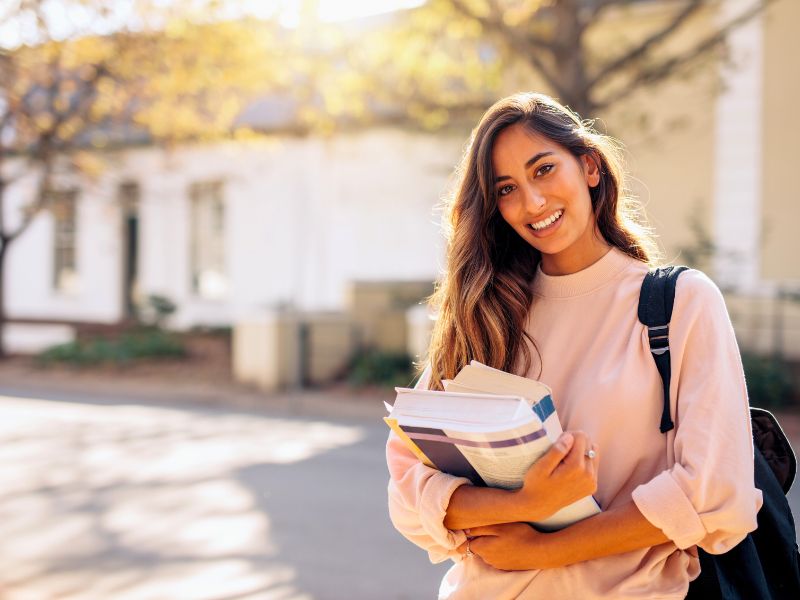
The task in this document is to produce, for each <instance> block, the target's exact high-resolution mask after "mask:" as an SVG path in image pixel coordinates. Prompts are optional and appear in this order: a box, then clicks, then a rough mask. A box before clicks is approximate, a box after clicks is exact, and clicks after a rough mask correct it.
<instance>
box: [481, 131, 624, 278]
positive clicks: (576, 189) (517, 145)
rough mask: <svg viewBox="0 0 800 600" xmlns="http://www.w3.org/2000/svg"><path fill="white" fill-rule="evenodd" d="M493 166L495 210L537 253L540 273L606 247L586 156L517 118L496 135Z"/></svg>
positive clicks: (593, 171) (594, 173)
mask: <svg viewBox="0 0 800 600" xmlns="http://www.w3.org/2000/svg"><path fill="white" fill-rule="evenodd" d="M492 166H493V170H494V175H495V182H494V186H495V192H496V193H497V207H498V209H499V211H500V214H501V215H502V217H503V219H505V221H506V223H508V224H509V225H510V226H511V227H512V228H513V229H514V231H516V232H517V233H518V234H519V235H520V236H521V237H522V239H523V240H525V241H526V242H528V243H529V244H530V245H531V246H533V247H534V248H536V249H537V250H539V252H541V254H542V270H543V271H544V272H545V273H547V274H548V275H566V274H568V273H574V272H577V271H580V270H581V269H584V268H586V267H588V266H589V265H591V264H592V263H594V262H596V261H597V260H599V259H600V258H601V257H602V256H603V255H604V254H605V253H606V252H607V251H608V249H609V245H608V243H606V241H605V240H604V239H603V237H602V235H601V234H600V232H599V231H596V229H597V225H596V221H595V216H594V212H593V210H592V201H591V197H590V196H589V188H590V187H594V186H596V185H597V184H598V183H599V181H600V173H599V172H598V168H597V165H596V164H595V162H594V161H593V160H591V158H589V157H588V156H583V157H581V158H580V159H577V158H575V157H574V156H573V155H572V154H571V153H570V152H569V151H568V150H567V149H566V148H564V147H563V146H561V145H559V144H557V143H556V142H553V141H552V140H550V139H549V138H546V137H544V136H541V135H539V134H536V133H532V132H531V131H529V130H528V129H526V128H525V127H524V126H523V125H521V124H519V123H517V124H515V125H511V126H509V127H507V128H506V129H504V130H502V131H501V132H500V134H499V135H498V136H497V138H496V139H495V143H494V148H493V149H492Z"/></svg>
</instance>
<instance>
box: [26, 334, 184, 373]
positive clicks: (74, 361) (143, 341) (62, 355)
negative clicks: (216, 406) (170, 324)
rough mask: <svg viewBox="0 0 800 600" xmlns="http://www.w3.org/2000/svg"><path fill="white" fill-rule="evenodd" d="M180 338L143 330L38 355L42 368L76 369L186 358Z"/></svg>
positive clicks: (75, 343)
mask: <svg viewBox="0 0 800 600" xmlns="http://www.w3.org/2000/svg"><path fill="white" fill-rule="evenodd" d="M186 354H187V352H186V346H185V344H184V343H183V341H182V340H181V338H180V337H179V336H177V335H176V334H174V333H170V332H167V331H162V330H160V329H139V330H135V331H131V332H129V333H125V334H122V335H120V336H119V337H117V338H100V337H97V338H91V339H88V340H79V341H74V342H69V343H66V344H59V345H58V346H53V347H51V348H48V349H47V350H45V351H44V352H42V353H41V354H39V355H38V357H37V358H38V361H39V363H40V364H42V365H45V366H46V365H50V364H55V363H63V364H71V365H76V366H89V365H99V364H104V363H112V364H117V365H124V364H128V363H131V362H133V361H136V360H141V359H146V358H163V357H175V358H180V357H184V356H186Z"/></svg>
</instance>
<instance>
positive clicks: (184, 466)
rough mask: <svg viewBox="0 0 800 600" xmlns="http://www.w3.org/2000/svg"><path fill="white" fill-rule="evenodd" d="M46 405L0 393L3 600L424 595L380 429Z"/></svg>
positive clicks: (194, 411)
mask: <svg viewBox="0 0 800 600" xmlns="http://www.w3.org/2000/svg"><path fill="white" fill-rule="evenodd" d="M4 394H5V395H4ZM47 395H48V396H49V398H50V399H42V398H40V397H23V396H24V394H22V393H20V392H19V391H18V390H17V391H14V390H9V389H5V390H3V388H2V386H0V524H2V525H0V529H1V530H2V533H1V534H0V564H2V567H1V568H0V598H2V599H3V600H38V599H42V600H57V599H70V600H77V599H79V600H87V599H88V600H94V599H98V600H99V599H102V600H162V599H163V600H183V599H190V600H240V599H241V600H244V599H248V600H249V599H270V600H273V599H275V600H277V599H280V600H284V599H285V600H291V599H309V598H314V599H317V600H326V599H332V600H338V599H343V600H345V599H346V600H359V599H364V600H373V599H401V598H408V599H417V598H432V597H434V596H435V590H436V588H437V586H438V581H439V579H440V578H441V575H442V574H443V572H444V570H445V569H446V566H444V565H431V564H430V563H429V562H428V561H427V558H426V556H425V555H424V554H423V553H422V552H421V551H419V550H418V549H416V548H415V547H413V546H412V545H411V544H409V543H408V542H406V541H405V540H403V539H402V538H400V537H399V536H398V535H397V534H396V533H395V532H394V530H393V529H392V528H391V525H390V523H389V522H388V519H387V516H386V509H385V484H386V469H385V465H384V461H383V443H384V439H385V430H384V427H383V425H382V424H381V423H380V422H376V420H375V419H370V420H365V419H363V418H361V419H356V418H350V419H349V420H347V421H335V420H332V419H330V418H328V419H325V420H322V419H311V418H301V417H298V416H286V415H285V414H280V413H278V412H276V411H274V410H273V411H271V412H270V411H264V410H259V411H253V410H250V411H245V410H231V409H225V410H223V409H220V408H216V409H215V408H209V407H201V406H193V407H192V406H187V405H186V404H185V403H179V404H175V403H173V404H172V405H169V404H156V403H153V402H146V403H142V402H139V401H136V400H130V401H126V400H124V399H122V400H120V399H118V400H116V401H105V400H102V398H103V397H105V396H103V397H97V398H94V399H93V398H92V397H91V396H89V397H87V396H86V395H85V394H82V395H81V396H80V397H77V396H70V395H69V394H64V393H59V394H57V393H54V392H50V393H49V394H47ZM795 441H796V442H798V441H800V440H795ZM791 501H792V503H793V509H794V512H795V514H796V515H800V484H798V485H797V486H795V488H794V489H793V491H792V494H791Z"/></svg>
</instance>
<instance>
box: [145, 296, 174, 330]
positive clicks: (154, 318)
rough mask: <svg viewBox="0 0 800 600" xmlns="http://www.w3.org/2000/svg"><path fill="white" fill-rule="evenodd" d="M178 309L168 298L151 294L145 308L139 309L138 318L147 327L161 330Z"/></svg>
mask: <svg viewBox="0 0 800 600" xmlns="http://www.w3.org/2000/svg"><path fill="white" fill-rule="evenodd" d="M177 309H178V307H177V305H176V304H175V303H174V302H173V301H172V300H171V299H170V298H168V297H167V296H162V295H160V294H150V295H148V296H147V299H146V301H145V303H144V306H140V307H137V317H138V318H139V319H140V320H141V321H142V322H143V323H145V324H147V325H152V326H153V327H159V328H160V327H162V326H163V325H164V321H166V320H167V318H168V317H169V316H170V315H171V314H173V313H174V312H175V311H176V310H177Z"/></svg>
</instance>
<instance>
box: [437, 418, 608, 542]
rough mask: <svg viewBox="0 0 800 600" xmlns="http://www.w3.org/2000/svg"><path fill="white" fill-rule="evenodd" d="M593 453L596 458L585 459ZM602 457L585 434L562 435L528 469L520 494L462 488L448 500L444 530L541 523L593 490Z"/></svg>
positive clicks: (571, 433)
mask: <svg viewBox="0 0 800 600" xmlns="http://www.w3.org/2000/svg"><path fill="white" fill-rule="evenodd" d="M589 447H592V448H593V449H594V450H595V458H594V459H591V460H590V459H587V458H586V456H585V454H586V450H587V449H588V448H589ZM599 460H600V457H599V455H598V450H597V447H596V446H591V442H590V441H589V438H588V437H587V436H586V434H584V433H583V432H580V431H576V432H565V433H564V434H562V436H561V437H560V438H559V439H558V441H556V443H555V444H553V446H552V448H550V450H549V451H548V452H547V453H546V454H545V455H544V456H542V457H541V458H540V459H539V460H538V461H536V463H535V464H534V465H533V466H531V468H530V469H529V470H528V473H527V474H526V475H525V480H524V482H523V485H522V487H521V488H519V489H517V490H503V489H498V488H486V487H475V486H466V485H465V486H461V487H459V488H458V489H457V490H456V491H455V492H454V493H453V495H452V496H451V497H450V503H449V504H448V506H447V513H446V515H445V518H444V526H445V527H447V528H448V529H467V528H471V527H479V526H482V525H493V524H497V523H515V522H518V521H532V522H535V521H543V520H544V519H546V518H547V517H549V516H551V515H553V514H555V513H556V512H558V511H559V510H560V509H562V508H564V507H565V506H568V505H569V504H572V503H573V502H575V501H576V500H579V499H581V498H583V497H585V496H588V495H590V494H593V493H594V492H595V490H596V488H597V465H598V463H599Z"/></svg>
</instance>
